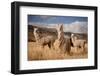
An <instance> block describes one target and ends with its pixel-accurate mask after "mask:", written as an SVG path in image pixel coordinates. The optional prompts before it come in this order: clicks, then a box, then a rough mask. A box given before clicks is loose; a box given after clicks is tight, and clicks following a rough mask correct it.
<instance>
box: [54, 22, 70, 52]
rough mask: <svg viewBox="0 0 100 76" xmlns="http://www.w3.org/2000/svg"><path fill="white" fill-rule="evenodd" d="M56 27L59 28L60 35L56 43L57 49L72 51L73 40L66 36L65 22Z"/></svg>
mask: <svg viewBox="0 0 100 76" xmlns="http://www.w3.org/2000/svg"><path fill="white" fill-rule="evenodd" d="M56 29H57V33H58V37H57V39H56V40H55V43H54V46H55V49H56V50H60V51H64V52H68V53H70V49H71V42H70V38H65V37H64V32H63V24H62V25H58V26H57V28H56Z"/></svg>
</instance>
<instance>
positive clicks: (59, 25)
mask: <svg viewBox="0 0 100 76" xmlns="http://www.w3.org/2000/svg"><path fill="white" fill-rule="evenodd" d="M57 31H61V32H63V24H58V26H57Z"/></svg>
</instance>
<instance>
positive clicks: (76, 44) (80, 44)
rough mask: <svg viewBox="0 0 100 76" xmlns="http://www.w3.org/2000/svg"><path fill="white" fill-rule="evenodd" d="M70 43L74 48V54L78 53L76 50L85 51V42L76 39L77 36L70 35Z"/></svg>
mask: <svg viewBox="0 0 100 76" xmlns="http://www.w3.org/2000/svg"><path fill="white" fill-rule="evenodd" d="M71 41H72V43H73V47H74V48H75V52H78V48H81V50H82V52H83V51H85V44H86V40H83V39H78V38H77V36H75V35H74V34H71Z"/></svg>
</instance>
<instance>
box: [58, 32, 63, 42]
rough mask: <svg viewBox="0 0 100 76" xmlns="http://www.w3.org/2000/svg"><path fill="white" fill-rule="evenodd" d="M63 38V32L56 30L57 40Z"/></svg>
mask: <svg viewBox="0 0 100 76" xmlns="http://www.w3.org/2000/svg"><path fill="white" fill-rule="evenodd" d="M62 39H64V33H63V32H61V31H58V40H62Z"/></svg>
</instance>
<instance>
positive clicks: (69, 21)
mask: <svg viewBox="0 0 100 76" xmlns="http://www.w3.org/2000/svg"><path fill="white" fill-rule="evenodd" d="M34 24H38V25H41V26H47V27H51V26H52V27H54V26H55V24H64V31H65V32H75V33H86V32H87V31H88V17H79V16H50V15H28V25H34Z"/></svg>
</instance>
